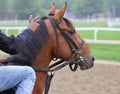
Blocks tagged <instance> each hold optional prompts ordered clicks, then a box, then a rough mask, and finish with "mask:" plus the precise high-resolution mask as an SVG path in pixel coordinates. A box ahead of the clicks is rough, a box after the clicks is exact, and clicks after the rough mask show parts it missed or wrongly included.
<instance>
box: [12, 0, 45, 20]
mask: <svg viewBox="0 0 120 94" xmlns="http://www.w3.org/2000/svg"><path fill="white" fill-rule="evenodd" d="M13 8H14V12H15V13H16V17H17V19H28V17H29V15H31V14H32V15H35V16H36V15H38V14H39V13H40V11H41V8H40V6H39V4H38V0H14V6H13ZM43 14H44V13H43Z"/></svg>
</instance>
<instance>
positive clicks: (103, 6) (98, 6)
mask: <svg viewBox="0 0 120 94" xmlns="http://www.w3.org/2000/svg"><path fill="white" fill-rule="evenodd" d="M106 11H107V1H106V0H74V2H73V6H72V12H73V13H74V14H75V15H77V16H79V17H80V16H84V17H86V16H88V15H89V16H92V15H93V14H94V13H105V12H106Z"/></svg>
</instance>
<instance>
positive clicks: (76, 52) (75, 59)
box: [32, 16, 91, 94]
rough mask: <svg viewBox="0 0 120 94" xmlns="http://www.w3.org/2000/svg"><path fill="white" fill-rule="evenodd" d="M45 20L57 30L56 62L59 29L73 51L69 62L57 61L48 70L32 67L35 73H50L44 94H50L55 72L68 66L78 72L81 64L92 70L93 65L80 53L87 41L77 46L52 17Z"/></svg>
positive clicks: (56, 58)
mask: <svg viewBox="0 0 120 94" xmlns="http://www.w3.org/2000/svg"><path fill="white" fill-rule="evenodd" d="M44 18H47V19H49V20H50V22H51V24H52V25H53V27H54V29H55V30H54V31H55V35H56V45H57V52H56V57H55V59H54V61H56V60H58V56H59V41H58V34H57V29H58V30H59V31H60V32H61V34H62V36H63V37H64V38H65V40H66V41H67V43H68V45H69V47H70V49H71V52H72V53H73V55H72V57H71V58H70V59H69V60H68V61H64V60H59V61H56V62H55V63H54V64H52V65H51V66H49V67H48V68H40V67H37V66H32V67H33V69H34V70H35V71H39V72H47V73H48V75H47V78H46V84H45V91H44V94H48V91H49V87H50V83H51V79H52V77H53V75H54V74H55V71H58V70H60V69H61V68H63V67H65V66H66V65H69V67H70V69H71V70H72V71H76V70H77V68H78V65H79V64H80V63H81V62H82V63H83V64H84V65H85V66H86V67H87V68H90V67H91V65H90V64H88V63H87V62H86V60H85V58H84V57H83V56H82V54H81V53H80V50H81V49H82V47H83V45H84V44H85V41H84V40H81V43H80V45H79V46H77V45H76V44H75V42H74V41H73V40H72V39H71V38H70V37H69V36H68V35H67V34H66V33H65V32H64V31H63V30H62V29H61V28H60V27H59V23H57V22H56V21H55V20H54V19H53V18H52V17H51V16H48V17H43V18H42V19H44ZM49 73H50V74H49Z"/></svg>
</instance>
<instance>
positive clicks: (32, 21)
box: [28, 15, 40, 32]
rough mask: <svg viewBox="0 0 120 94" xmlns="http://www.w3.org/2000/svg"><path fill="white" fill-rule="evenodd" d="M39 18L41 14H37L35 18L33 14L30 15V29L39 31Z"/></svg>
mask: <svg viewBox="0 0 120 94" xmlns="http://www.w3.org/2000/svg"><path fill="white" fill-rule="evenodd" d="M39 18H40V16H36V17H34V18H33V17H32V15H30V17H29V24H28V29H31V30H32V31H33V32H36V31H38V30H39V28H40V24H39V23H37V21H38V20H39Z"/></svg>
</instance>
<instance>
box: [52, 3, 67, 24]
mask: <svg viewBox="0 0 120 94" xmlns="http://www.w3.org/2000/svg"><path fill="white" fill-rule="evenodd" d="M66 8H67V3H65V4H64V6H63V7H62V8H61V9H60V10H59V11H58V12H57V13H56V14H55V16H53V18H54V19H55V20H56V22H59V21H60V19H61V18H62V17H63V16H64V13H65V11H66Z"/></svg>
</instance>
